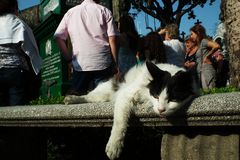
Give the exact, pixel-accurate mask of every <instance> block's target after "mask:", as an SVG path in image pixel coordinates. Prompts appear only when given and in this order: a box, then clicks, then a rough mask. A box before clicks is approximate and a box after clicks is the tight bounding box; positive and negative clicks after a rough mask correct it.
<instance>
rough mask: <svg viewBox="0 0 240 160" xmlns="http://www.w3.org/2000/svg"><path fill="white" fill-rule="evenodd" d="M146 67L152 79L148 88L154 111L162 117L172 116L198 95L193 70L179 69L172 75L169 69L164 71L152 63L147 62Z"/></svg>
mask: <svg viewBox="0 0 240 160" xmlns="http://www.w3.org/2000/svg"><path fill="white" fill-rule="evenodd" d="M146 66H147V69H148V71H149V73H150V75H151V77H152V80H150V83H149V84H148V88H149V92H150V95H151V101H152V103H153V109H154V111H155V112H156V113H157V114H159V115H160V116H163V117H164V116H169V115H172V114H173V113H175V112H176V111H177V110H178V109H180V108H181V107H183V106H185V105H186V104H187V103H188V102H190V100H192V99H193V97H195V96H196V95H197V94H198V89H197V87H196V85H195V84H196V83H195V81H194V78H193V73H194V72H193V70H188V71H184V70H181V69H179V70H176V71H175V73H174V74H172V73H170V72H168V69H167V68H165V70H162V69H160V68H159V67H158V66H156V65H155V64H153V63H152V62H146ZM169 66H170V65H169ZM176 69H178V68H177V67H176Z"/></svg>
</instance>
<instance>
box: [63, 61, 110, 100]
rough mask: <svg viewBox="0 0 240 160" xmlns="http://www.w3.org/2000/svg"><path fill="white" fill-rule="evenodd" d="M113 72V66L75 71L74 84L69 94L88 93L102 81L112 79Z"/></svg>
mask: <svg viewBox="0 0 240 160" xmlns="http://www.w3.org/2000/svg"><path fill="white" fill-rule="evenodd" d="M113 74H114V72H113V67H112V66H110V67H108V68H106V69H104V70H99V71H73V78H72V84H71V87H70V89H69V91H68V93H67V94H75V95H83V94H86V93H87V92H88V91H90V90H92V89H94V88H95V87H96V86H97V85H98V84H99V83H100V82H104V81H107V80H108V79H110V78H111V77H112V76H113Z"/></svg>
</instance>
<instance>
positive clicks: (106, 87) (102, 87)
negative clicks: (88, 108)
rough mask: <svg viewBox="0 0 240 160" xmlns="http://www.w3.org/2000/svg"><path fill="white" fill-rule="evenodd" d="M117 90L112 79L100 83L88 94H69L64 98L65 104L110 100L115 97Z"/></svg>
mask: <svg viewBox="0 0 240 160" xmlns="http://www.w3.org/2000/svg"><path fill="white" fill-rule="evenodd" d="M114 94H115V91H114V90H113V89H112V80H109V81H107V82H103V83H101V84H99V85H98V86H97V87H96V88H95V89H94V90H92V91H91V92H89V93H88V94H87V95H82V96H75V95H67V96H66V97H65V98H64V103H65V104H78V103H88V102H108V101H111V100H112V99H113V96H114Z"/></svg>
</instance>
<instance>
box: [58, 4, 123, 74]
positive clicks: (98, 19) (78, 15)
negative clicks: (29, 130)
mask: <svg viewBox="0 0 240 160" xmlns="http://www.w3.org/2000/svg"><path fill="white" fill-rule="evenodd" d="M118 34H119V33H118V31H117V28H116V26H115V22H114V20H113V17H112V13H111V11H110V10H109V9H107V8H106V7H104V6H101V5H99V4H96V3H95V2H94V1H93V0H84V1H83V2H82V3H81V4H80V5H77V6H75V7H73V8H71V9H70V10H69V11H68V12H67V13H66V14H65V15H64V17H63V19H62V21H61V22H60V24H59V26H58V28H57V30H56V32H55V34H54V36H55V37H59V38H61V39H63V40H66V39H67V38H68V37H70V39H71V43H72V48H73V51H72V52H73V61H72V63H73V67H74V69H75V70H77V71H93V70H103V69H106V68H107V67H109V66H110V64H111V63H112V55H111V50H110V45H109V42H108V37H109V36H116V35H118Z"/></svg>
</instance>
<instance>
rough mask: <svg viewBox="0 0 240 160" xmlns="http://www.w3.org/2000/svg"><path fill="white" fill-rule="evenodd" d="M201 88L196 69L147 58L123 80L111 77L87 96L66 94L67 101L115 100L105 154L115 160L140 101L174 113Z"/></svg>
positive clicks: (159, 111) (164, 113)
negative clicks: (119, 80)
mask: <svg viewBox="0 0 240 160" xmlns="http://www.w3.org/2000/svg"><path fill="white" fill-rule="evenodd" d="M198 91H199V89H198V86H197V85H196V81H195V78H194V76H193V71H191V70H189V71H186V70H185V69H184V68H180V67H177V66H175V65H171V64H154V63H152V62H150V61H147V62H145V63H143V64H142V65H140V66H139V65H138V66H134V67H133V68H132V69H130V70H129V71H128V72H127V74H126V75H125V81H124V82H121V83H116V82H115V80H114V79H113V78H112V79H110V80H109V81H107V82H103V83H101V84H99V85H98V86H97V87H96V88H95V89H94V90H93V91H91V92H89V93H88V94H87V95H83V96H74V95H69V96H66V97H65V99H64V103H65V104H73V103H87V102H106V101H113V102H114V119H113V126H112V130H111V135H110V138H109V140H108V143H107V145H106V154H107V156H108V157H109V159H111V160H113V159H116V158H118V157H119V156H120V154H121V151H122V148H123V145H124V138H125V134H126V131H127V126H128V121H129V118H130V116H131V113H132V112H133V110H134V107H135V106H137V104H139V103H144V104H147V105H149V106H152V107H153V110H154V111H155V112H156V113H157V114H158V115H159V116H160V117H165V116H171V115H172V114H174V113H175V112H176V111H177V110H178V109H180V108H182V107H183V106H184V105H185V104H186V103H187V102H189V101H190V100H192V99H193V98H194V97H196V96H197V95H198Z"/></svg>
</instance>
